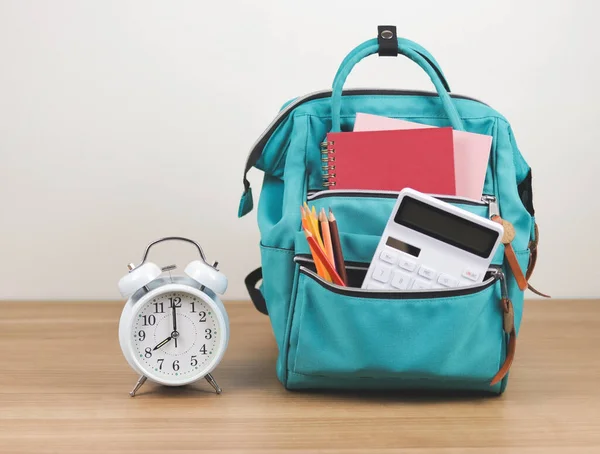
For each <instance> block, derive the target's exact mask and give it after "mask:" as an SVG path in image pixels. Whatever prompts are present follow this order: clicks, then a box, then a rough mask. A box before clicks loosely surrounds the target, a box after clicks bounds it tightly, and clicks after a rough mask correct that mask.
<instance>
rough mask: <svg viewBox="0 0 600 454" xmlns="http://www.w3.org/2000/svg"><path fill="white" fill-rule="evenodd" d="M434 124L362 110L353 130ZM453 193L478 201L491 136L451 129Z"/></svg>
mask: <svg viewBox="0 0 600 454" xmlns="http://www.w3.org/2000/svg"><path fill="white" fill-rule="evenodd" d="M434 127H435V126H430V125H426V124H423V123H415V122H413V121H406V120H399V119H396V118H388V117H382V116H380V115H371V114H366V113H362V112H358V113H357V114H356V121H355V122H354V131H380V130H393V129H420V128H434ZM452 135H453V143H454V174H455V178H456V195H457V196H461V197H468V198H470V199H473V200H480V199H481V195H482V191H483V184H484V182H485V172H486V170H487V167H488V159H489V156H490V149H491V146H492V136H489V135H484V134H476V133H473V132H466V131H452Z"/></svg>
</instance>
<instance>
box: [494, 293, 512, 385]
mask: <svg viewBox="0 0 600 454" xmlns="http://www.w3.org/2000/svg"><path fill="white" fill-rule="evenodd" d="M501 303H502V311H503V312H504V322H503V329H504V332H505V333H506V334H509V335H510V337H509V338H508V345H507V347H506V358H504V364H502V366H501V367H500V370H499V371H498V373H497V374H496V375H494V378H492V381H491V382H490V386H494V385H495V384H497V383H499V382H500V381H501V380H502V379H503V378H504V377H506V374H508V371H509V370H510V366H511V365H512V362H513V360H514V359H515V352H516V350H517V332H516V331H515V312H514V308H513V304H512V301H511V300H509V299H508V298H502V300H501Z"/></svg>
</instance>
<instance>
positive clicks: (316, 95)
mask: <svg viewBox="0 0 600 454" xmlns="http://www.w3.org/2000/svg"><path fill="white" fill-rule="evenodd" d="M331 94H332V90H320V91H315V92H312V93H308V94H306V95H304V96H300V97H298V98H296V99H295V100H293V101H292V102H290V103H289V104H288V105H287V106H286V107H284V109H283V110H282V111H281V112H279V114H278V115H277V116H276V117H275V118H274V119H273V121H272V122H271V123H270V124H269V126H267V129H265V131H264V132H263V133H262V134H261V135H260V136H259V137H258V139H257V140H256V142H254V145H252V147H251V148H250V153H248V160H249V159H250V156H251V155H252V152H253V151H254V150H255V149H256V148H258V147H261V148H264V146H265V145H266V144H267V141H268V140H269V137H270V136H271V135H272V134H273V132H275V129H277V127H278V126H279V125H280V124H281V123H282V122H283V120H284V119H285V117H287V115H288V114H289V113H290V112H291V111H292V110H294V109H295V108H296V107H298V106H300V105H302V104H304V103H307V102H309V101H314V100H315V99H323V98H328V97H331ZM448 94H449V95H450V97H451V98H454V99H467V100H469V101H475V102H478V103H480V104H483V105H485V106H488V107H489V105H488V104H486V103H484V102H483V101H480V100H479V99H476V98H472V97H470V96H465V95H458V94H454V93H448ZM342 95H343V96H357V95H393V96H429V97H437V96H439V95H438V94H437V92H435V91H426V90H393V89H385V88H380V89H377V88H350V89H347V90H344V91H343V92H342Z"/></svg>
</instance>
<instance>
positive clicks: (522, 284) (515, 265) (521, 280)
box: [504, 244, 527, 292]
mask: <svg viewBox="0 0 600 454" xmlns="http://www.w3.org/2000/svg"><path fill="white" fill-rule="evenodd" d="M504 256H505V257H506V260H507V261H508V266H510V270H511V271H512V274H513V276H514V277H515V280H516V281H517V285H518V286H519V289H520V290H521V291H522V292H524V291H525V290H526V289H527V279H526V278H525V275H524V274H523V271H522V270H521V267H520V266H519V261H518V260H517V256H516V254H515V250H514V249H513V247H512V245H511V244H505V245H504Z"/></svg>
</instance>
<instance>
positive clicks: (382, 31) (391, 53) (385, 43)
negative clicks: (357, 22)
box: [377, 25, 398, 57]
mask: <svg viewBox="0 0 600 454" xmlns="http://www.w3.org/2000/svg"><path fill="white" fill-rule="evenodd" d="M377 43H378V44H379V51H378V54H379V56H380V57H397V56H398V35H397V34H396V26H395V25H379V26H378V27H377Z"/></svg>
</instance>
